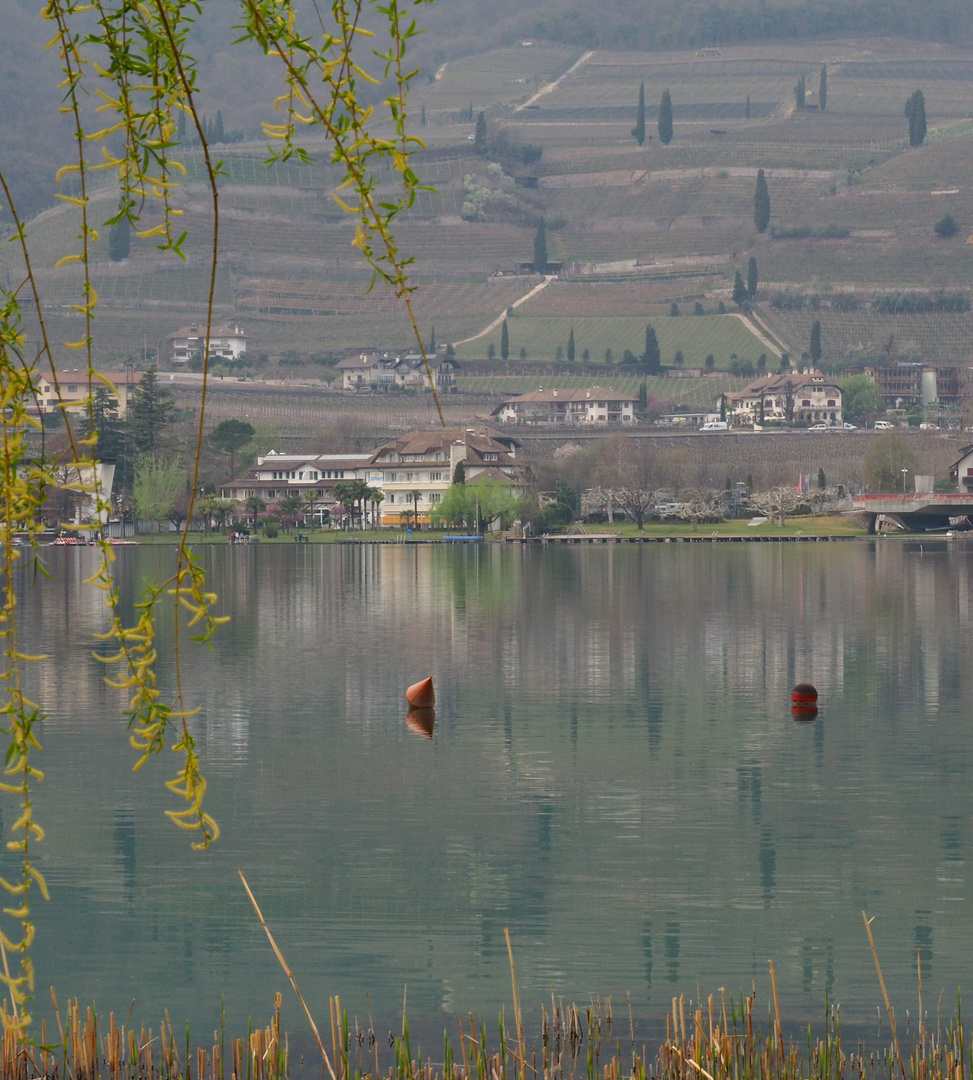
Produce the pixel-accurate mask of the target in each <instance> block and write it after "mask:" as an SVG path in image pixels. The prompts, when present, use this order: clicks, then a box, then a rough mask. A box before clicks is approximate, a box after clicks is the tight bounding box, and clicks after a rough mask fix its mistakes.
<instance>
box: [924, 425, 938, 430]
mask: <svg viewBox="0 0 973 1080" xmlns="http://www.w3.org/2000/svg"><path fill="white" fill-rule="evenodd" d="M919 430H920V431H938V430H939V425H938V424H920V425H919Z"/></svg>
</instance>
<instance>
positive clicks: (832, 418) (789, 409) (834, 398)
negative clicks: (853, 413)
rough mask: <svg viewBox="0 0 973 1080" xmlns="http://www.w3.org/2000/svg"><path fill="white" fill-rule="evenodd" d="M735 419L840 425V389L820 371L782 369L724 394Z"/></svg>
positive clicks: (750, 422) (753, 421)
mask: <svg viewBox="0 0 973 1080" xmlns="http://www.w3.org/2000/svg"><path fill="white" fill-rule="evenodd" d="M726 402H727V406H728V409H729V410H731V412H732V416H733V419H734V421H735V422H737V423H744V424H752V423H759V422H760V409H761V405H762V406H763V418H764V423H768V424H773V423H783V422H787V423H795V424H840V423H842V416H841V390H840V388H839V387H838V384H837V383H835V382H833V381H832V380H831V379H829V378H827V377H826V376H824V375H822V374H821V372H820V371H806V372H801V373H798V372H794V373H789V372H784V373H782V374H779V375H764V376H762V377H761V378H759V379H755V380H754V381H753V382H752V383H750V385H749V386H747V387H746V388H745V389H743V390H742V391H741V392H740V393H739V394H727V398H726Z"/></svg>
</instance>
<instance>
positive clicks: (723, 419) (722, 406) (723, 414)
mask: <svg viewBox="0 0 973 1080" xmlns="http://www.w3.org/2000/svg"><path fill="white" fill-rule="evenodd" d="M720 421H721V422H722V423H724V424H725V423H726V394H720Z"/></svg>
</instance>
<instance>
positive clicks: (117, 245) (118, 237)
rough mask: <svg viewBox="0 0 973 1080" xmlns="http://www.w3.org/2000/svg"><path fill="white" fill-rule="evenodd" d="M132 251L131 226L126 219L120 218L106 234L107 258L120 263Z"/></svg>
mask: <svg viewBox="0 0 973 1080" xmlns="http://www.w3.org/2000/svg"><path fill="white" fill-rule="evenodd" d="M131 249H132V226H131V225H130V224H129V220H128V218H127V217H123V218H120V219H119V220H118V221H117V222H116V223H115V224H114V225H112V227H111V229H110V230H109V232H108V258H109V259H111V261H112V262H121V261H122V260H123V259H127V258H128V254H129V252H130V251H131Z"/></svg>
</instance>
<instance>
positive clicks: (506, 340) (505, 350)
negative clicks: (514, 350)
mask: <svg viewBox="0 0 973 1080" xmlns="http://www.w3.org/2000/svg"><path fill="white" fill-rule="evenodd" d="M508 356H510V335H509V333H508V332H507V320H506V319H504V320H503V326H502V327H501V329H500V358H501V359H502V360H506V359H507V357H508Z"/></svg>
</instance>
